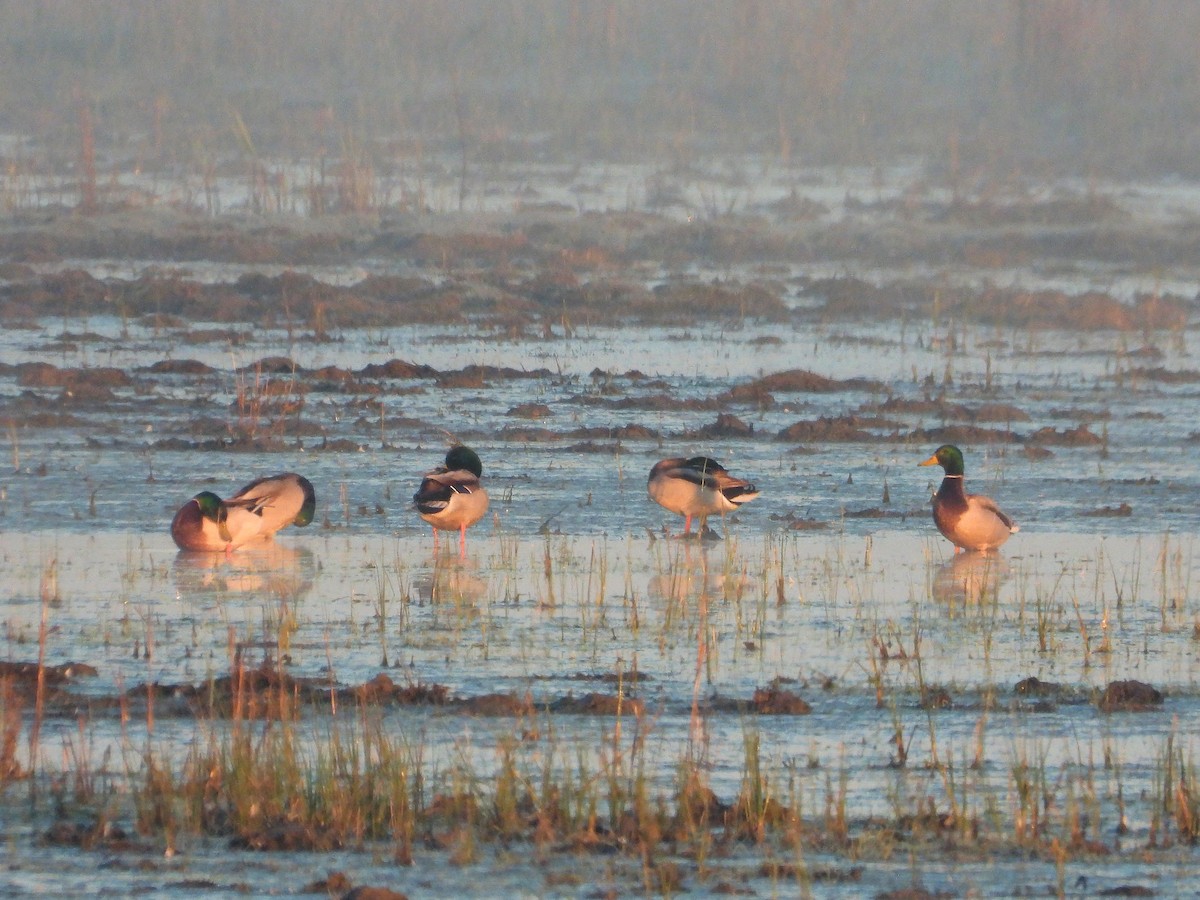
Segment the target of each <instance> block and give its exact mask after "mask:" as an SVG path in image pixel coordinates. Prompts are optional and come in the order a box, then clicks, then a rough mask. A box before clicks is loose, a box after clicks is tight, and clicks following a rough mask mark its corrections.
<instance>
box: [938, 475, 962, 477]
mask: <svg viewBox="0 0 1200 900" xmlns="http://www.w3.org/2000/svg"><path fill="white" fill-rule="evenodd" d="M942 477H943V478H962V476H961V475H943V476H942Z"/></svg>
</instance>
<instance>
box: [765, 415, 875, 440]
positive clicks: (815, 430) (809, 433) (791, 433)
mask: <svg viewBox="0 0 1200 900" xmlns="http://www.w3.org/2000/svg"><path fill="white" fill-rule="evenodd" d="M868 424H874V420H870V421H868V420H866V419H862V418H860V417H859V416H838V417H831V416H822V417H821V418H819V419H809V420H802V421H799V422H795V423H793V424H791V425H789V426H788V427H787V428H785V429H783V430H782V431H780V432H779V434H778V435H777V438H778V439H779V440H781V441H791V442H793V443H825V442H839V443H843V442H844V443H856V444H865V443H869V442H872V441H877V440H881V439H880V438H877V437H876V436H875V435H873V434H871V432H869V431H867V430H866V426H867V425H868Z"/></svg>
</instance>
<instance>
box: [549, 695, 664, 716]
mask: <svg viewBox="0 0 1200 900" xmlns="http://www.w3.org/2000/svg"><path fill="white" fill-rule="evenodd" d="M549 708H550V711H551V712H553V713H566V714H567V715H586V716H615V715H632V716H640V715H641V714H642V712H643V711H644V709H645V704H644V703H643V702H642V701H641V700H639V699H637V698H636V697H617V696H613V695H612V694H598V693H595V692H590V693H587V694H584V695H583V696H581V697H576V696H575V695H573V694H568V695H567V696H565V697H560V698H559V699H557V700H555V701H553V702H551V703H550V706H549Z"/></svg>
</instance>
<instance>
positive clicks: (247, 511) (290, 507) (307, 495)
mask: <svg viewBox="0 0 1200 900" xmlns="http://www.w3.org/2000/svg"><path fill="white" fill-rule="evenodd" d="M316 508H317V495H316V492H315V491H314V490H313V486H312V482H310V481H309V480H308V479H307V478H305V477H304V476H303V475H297V474H296V473H295V472H284V473H282V474H280V475H270V476H268V477H266V478H258V479H256V480H254V481H252V482H250V483H249V484H248V485H246V486H245V487H243V488H242V489H241V490H240V491H238V492H237V493H236V494H234V495H233V496H232V497H230V498H229V499H228V500H222V499H221V498H220V497H218V496H217V495H216V494H214V493H213V492H212V491H201V492H200V493H199V494H197V495H196V496H195V497H193V498H192V499H191V500H189V501H188V502H187V503H185V504H184V505H183V506H182V507H181V508H180V510H179V512H177V513H176V514H175V518H174V520H172V522H171V537H172V538H174V539H175V543H176V545H177V546H178V547H179V549H180V550H199V551H210V552H221V551H224V552H225V553H226V554H230V553H232V552H233V551H234V550H236V549H237V548H238V547H240V546H242V545H243V544H248V543H250V542H252V541H259V540H266V539H267V538H270V537H271V536H272V535H274V534H275V532H277V531H279V530H280V529H281V528H285V527H287V526H288V525H298V526H304V525H307V524H309V523H310V522H312V520H313V515H314V514H315V512H316Z"/></svg>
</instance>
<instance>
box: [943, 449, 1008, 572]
mask: <svg viewBox="0 0 1200 900" xmlns="http://www.w3.org/2000/svg"><path fill="white" fill-rule="evenodd" d="M919 465H922V466H941V467H942V469H943V470H944V472H945V476H944V477H943V478H942V483H941V486H940V487H938V489H937V493H936V494H934V495H933V500H932V501H931V502H932V504H933V521H934V524H935V525H937V528H938V531H940V532H941V533H942V534H943V535H944V536H945V537H946V539H947V540H948V541H950V542H951V543H952V544H954V552H955V553H957V552H958V551H959V549H963V550H978V551H981V552H984V553H986V552H987V551H988V550H995V549H996V548H997V547H999V546H1000V545H1001V544H1003V543H1004V542H1005V541H1007V540H1008V539H1009V537H1010V536H1011V535H1012V534H1014V533H1015V532H1017V531H1019V530H1020V529H1019V528H1018V527H1017V526H1016V524H1014V523H1013V520H1012V519H1010V518H1009V517H1008V516H1007V515H1005V514H1004V513H1003V512H1001V510H1000V507H998V506H997V505H996V501H995V500H993V499H992V498H991V497H984V496H983V495H982V494H968V493H967V492H966V490H964V488H963V473H964V465H963V455H962V451H961V450H959V449H958V448H957V447H955V446H954V445H953V444H943V445H942V446H941V447H938V448H937V450H936V451H935V452H934V454H933V456H931V457H929V459H927V460H925V462H923V463H919Z"/></svg>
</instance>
